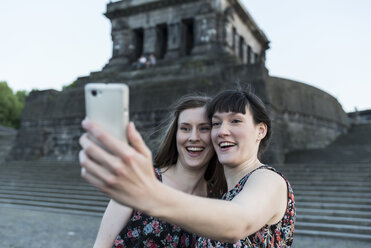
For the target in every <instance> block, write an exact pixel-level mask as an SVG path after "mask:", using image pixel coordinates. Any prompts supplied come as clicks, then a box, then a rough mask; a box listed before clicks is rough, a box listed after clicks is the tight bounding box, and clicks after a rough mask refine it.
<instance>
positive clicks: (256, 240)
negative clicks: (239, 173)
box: [197, 165, 296, 248]
mask: <svg viewBox="0 0 371 248" xmlns="http://www.w3.org/2000/svg"><path fill="white" fill-rule="evenodd" d="M259 169H268V170H272V171H274V172H276V173H277V174H279V175H280V176H281V177H282V178H283V179H284V180H285V181H286V185H287V189H288V202H287V208H286V212H285V215H284V216H283V218H282V219H281V221H280V222H278V223H277V224H274V225H265V226H263V227H262V228H261V229H260V230H259V231H257V232H256V233H254V234H252V235H250V236H248V237H246V238H244V239H241V240H240V241H238V242H237V243H235V244H230V243H223V242H219V241H214V240H210V239H207V238H203V237H200V238H199V239H198V242H197V247H208V248H211V247H244V248H250V247H251V248H286V247H290V246H291V244H292V241H293V234H294V229H295V227H294V225H295V218H296V210H295V199H294V193H293V190H292V188H291V185H290V183H289V182H288V181H287V180H286V179H285V177H284V176H283V175H282V174H281V173H280V172H277V171H276V170H275V169H274V168H272V167H270V166H267V165H263V166H261V167H259V168H257V169H255V170H253V171H251V172H250V173H248V174H247V175H246V176H244V177H243V178H242V179H241V180H240V181H239V182H238V184H237V185H236V186H235V187H234V188H233V189H232V190H230V191H229V192H227V193H225V194H224V195H223V197H222V199H223V200H226V201H231V200H232V199H233V198H234V197H236V196H237V195H238V193H239V192H241V190H242V189H243V187H244V185H245V183H246V181H247V179H248V178H249V176H250V175H251V174H252V173H253V172H254V171H256V170H259Z"/></svg>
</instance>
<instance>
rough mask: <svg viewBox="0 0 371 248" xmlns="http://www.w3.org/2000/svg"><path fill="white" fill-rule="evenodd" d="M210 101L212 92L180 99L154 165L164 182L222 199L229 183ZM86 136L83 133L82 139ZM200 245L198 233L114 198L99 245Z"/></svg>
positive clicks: (102, 227)
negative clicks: (215, 145) (212, 133)
mask: <svg viewBox="0 0 371 248" xmlns="http://www.w3.org/2000/svg"><path fill="white" fill-rule="evenodd" d="M209 101H210V98H208V97H203V96H186V97H183V98H181V99H180V100H178V101H177V102H176V103H175V104H174V106H173V107H172V109H173V111H172V113H171V114H170V117H169V120H170V121H169V124H168V128H167V129H166V131H165V135H163V139H162V142H161V143H160V147H159V149H158V153H157V155H156V157H155V159H154V164H155V175H156V177H157V179H158V180H160V181H162V183H163V184H165V185H168V186H169V187H172V188H174V189H177V190H180V191H182V192H185V193H189V194H193V195H197V196H203V197H214V198H216V197H220V195H221V193H222V192H223V191H225V189H224V188H225V187H226V185H225V182H224V177H223V172H222V170H221V167H220V165H219V166H217V159H216V155H215V153H214V149H213V147H212V145H211V140H210V130H211V126H210V122H209V121H208V119H207V116H206V104H207V103H208V102H209ZM86 139H87V137H86V136H85V137H83V138H82V142H84V140H85V141H87V140H86ZM90 149H92V150H94V148H92V147H91V148H90ZM85 156H86V154H85V153H84V152H81V153H80V159H81V160H82V161H84V157H85ZM102 169H104V168H102ZM218 169H219V170H218ZM223 183H224V184H223ZM219 185H220V186H219ZM223 185H224V188H223ZM218 186H219V187H218ZM195 244H196V236H195V235H194V234H191V233H188V232H186V231H184V230H182V229H181V228H180V227H178V226H175V225H172V224H169V223H166V222H164V221H161V220H159V219H157V218H154V217H152V216H149V215H146V214H144V213H142V212H140V211H136V210H133V209H132V208H130V207H127V206H124V205H121V204H119V203H117V202H116V201H114V200H111V201H110V202H109V204H108V206H107V209H106V211H105V214H104V216H103V219H102V222H101V226H100V229H99V231H98V235H97V238H96V241H95V245H94V247H99V248H102V247H112V246H113V247H146V246H148V245H149V246H150V247H152V246H151V245H156V246H158V247H172V246H176V247H194V246H195Z"/></svg>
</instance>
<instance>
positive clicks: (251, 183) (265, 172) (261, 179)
mask: <svg viewBox="0 0 371 248" xmlns="http://www.w3.org/2000/svg"><path fill="white" fill-rule="evenodd" d="M246 186H247V187H254V188H255V187H259V188H263V189H271V190H272V191H273V192H277V191H282V192H286V189H287V185H286V181H285V179H284V178H283V177H282V176H281V175H279V174H278V173H276V172H274V171H272V170H269V169H259V170H256V171H254V172H253V173H252V174H251V175H250V177H249V179H248V180H247V182H246Z"/></svg>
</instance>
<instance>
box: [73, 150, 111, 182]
mask: <svg viewBox="0 0 371 248" xmlns="http://www.w3.org/2000/svg"><path fill="white" fill-rule="evenodd" d="M79 160H80V165H81V167H82V169H84V172H85V173H86V174H89V175H90V178H91V177H94V178H95V179H96V180H97V181H99V182H100V183H101V184H103V185H105V186H107V185H108V186H112V185H115V184H116V182H117V179H116V176H115V175H114V174H113V173H112V172H110V171H109V170H108V169H106V168H105V167H103V166H101V165H99V164H97V163H95V162H94V161H93V160H91V159H89V157H88V156H87V155H86V154H85V152H84V151H80V153H79Z"/></svg>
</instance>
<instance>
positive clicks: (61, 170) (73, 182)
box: [0, 161, 109, 216]
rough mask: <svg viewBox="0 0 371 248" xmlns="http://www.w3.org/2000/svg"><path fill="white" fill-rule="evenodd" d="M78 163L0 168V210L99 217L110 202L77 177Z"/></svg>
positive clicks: (24, 163) (9, 164)
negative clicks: (9, 208)
mask: <svg viewBox="0 0 371 248" xmlns="http://www.w3.org/2000/svg"><path fill="white" fill-rule="evenodd" d="M80 168H81V167H80V166H79V165H78V163H77V162H55V161H37V162H30V161H13V162H4V163H3V164H0V207H12V208H15V207H16V208H26V209H34V210H40V211H52V212H63V213H72V214H83V215H93V216H102V215H103V212H104V210H105V208H106V206H107V204H108V201H109V199H108V198H107V197H106V196H105V195H104V194H103V193H101V192H99V191H98V190H97V189H95V188H94V187H93V186H91V185H89V184H88V183H87V182H85V181H84V180H83V179H82V178H81V177H80Z"/></svg>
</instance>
